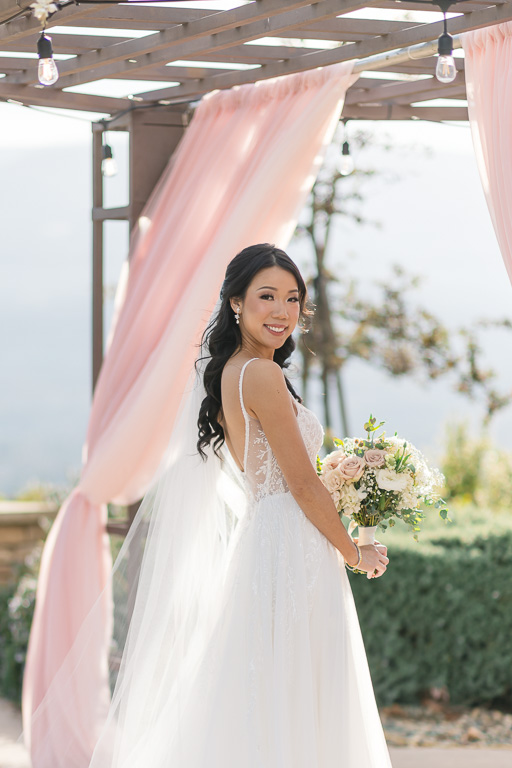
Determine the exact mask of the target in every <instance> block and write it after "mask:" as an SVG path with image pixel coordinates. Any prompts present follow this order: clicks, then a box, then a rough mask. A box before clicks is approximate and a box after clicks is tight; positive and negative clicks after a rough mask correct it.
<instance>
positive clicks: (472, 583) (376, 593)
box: [350, 532, 512, 709]
mask: <svg viewBox="0 0 512 768" xmlns="http://www.w3.org/2000/svg"><path fill="white" fill-rule="evenodd" d="M389 538H391V537H389ZM388 543H389V542H388ZM389 555H390V566H389V568H388V570H387V571H386V573H385V574H384V576H383V577H382V578H380V579H378V580H375V581H371V580H368V579H366V578H365V577H363V576H357V575H356V574H350V579H351V584H352V590H353V593H354V598H355V601H356V605H357V610H358V615H359V620H360V624H361V629H362V632H363V637H364V642H365V646H366V651H367V654H368V661H369V664H370V669H371V673H372V680H373V684H374V688H375V693H376V696H377V700H378V702H379V704H380V705H386V704H391V703H393V702H403V703H414V702H417V701H418V699H419V698H420V697H421V696H422V695H423V694H425V693H427V692H428V691H429V689H430V688H432V687H435V688H442V687H445V688H446V689H447V691H448V693H449V696H450V701H451V703H452V704H465V705H477V704H483V705H486V704H492V705H494V706H500V707H504V708H507V709H509V708H511V707H512V533H508V532H507V533H503V534H502V535H495V536H489V537H485V538H484V537H479V538H477V539H475V540H474V541H472V542H471V543H470V544H467V543H465V542H463V541H462V540H461V539H458V538H438V539H434V540H432V541H431V542H430V543H429V544H428V545H426V546H422V544H421V543H420V544H419V545H417V546H415V547H414V549H410V548H408V549H392V548H391V545H390V552H389Z"/></svg>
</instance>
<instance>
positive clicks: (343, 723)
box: [32, 244, 391, 768]
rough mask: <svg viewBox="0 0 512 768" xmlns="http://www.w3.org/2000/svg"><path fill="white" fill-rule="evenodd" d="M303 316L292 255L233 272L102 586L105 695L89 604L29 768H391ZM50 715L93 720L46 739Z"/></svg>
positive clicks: (254, 252)
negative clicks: (90, 665)
mask: <svg viewBox="0 0 512 768" xmlns="http://www.w3.org/2000/svg"><path fill="white" fill-rule="evenodd" d="M307 314H308V310H307V308H306V286H305V283H304V280H303V278H302V276H301V274H300V272H299V270H298V269H297V267H296V265H295V264H294V262H293V261H292V260H291V259H290V258H289V256H288V255H287V254H286V253H284V251H282V250H280V249H279V248H276V247H275V246H273V245H268V244H259V245H253V246H250V247H248V248H245V249H244V250H243V251H241V252H240V253H239V254H238V255H237V256H236V257H235V258H234V259H233V260H232V261H231V263H230V264H229V265H228V268H227V271H226V276H225V280H224V283H223V285H222V291H221V296H220V301H219V303H218V305H217V309H216V312H215V313H214V315H213V319H212V320H211V322H210V324H209V325H208V327H207V329H206V331H205V333H204V336H203V343H202V350H203V353H204V354H203V356H202V357H200V358H199V360H198V361H197V363H196V368H197V372H198V373H197V376H196V383H195V386H193V387H192V389H191V391H190V392H188V393H186V396H185V397H184V401H183V403H182V408H181V412H180V418H179V420H178V424H177V425H176V427H175V428H174V431H173V434H172V437H171V441H170V443H169V448H168V451H167V455H166V458H165V465H163V466H162V467H161V468H160V473H159V479H158V480H157V482H156V483H155V485H154V487H153V488H152V489H151V491H150V492H148V494H146V496H145V498H144V500H143V502H142V504H141V507H140V509H139V511H138V513H137V516H136V517H135V520H134V522H133V524H132V526H131V528H130V531H129V533H128V536H127V538H126V540H125V543H124V545H123V547H122V549H121V551H120V553H119V555H118V557H117V559H116V562H115V564H114V568H113V571H112V584H111V586H112V588H113V591H114V650H117V658H118V660H119V659H120V667H119V668H118V669H116V675H115V677H116V679H115V683H113V681H112V679H111V687H112V688H113V691H112V693H110V691H109V690H108V685H107V686H106V690H101V691H99V690H98V689H97V687H96V689H95V690H94V691H92V690H84V686H83V685H81V686H78V685H77V680H83V679H84V676H83V675H82V676H79V675H78V674H77V672H78V670H79V668H80V665H81V664H84V666H85V665H86V663H87V649H88V642H89V638H90V637H91V636H92V634H93V633H94V632H95V631H96V629H95V628H96V627H97V626H100V625H101V622H98V621H97V618H98V615H99V614H100V613H101V612H102V611H103V612H104V606H105V601H104V600H103V599H102V598H101V597H100V598H99V599H98V601H97V603H96V606H95V607H94V608H93V610H91V612H90V614H89V616H88V618H87V619H86V621H85V622H84V625H83V627H82V629H81V630H80V633H79V635H78V637H77V639H76V642H75V646H74V648H73V649H72V652H71V653H70V654H69V656H68V658H67V659H66V662H65V663H64V664H63V666H62V668H61V670H59V675H58V677H57V678H56V679H55V681H54V682H53V683H52V686H50V689H49V691H48V693H47V695H46V697H45V700H44V702H43V704H42V705H41V706H40V707H39V709H38V710H37V711H36V713H35V715H34V718H33V723H32V726H33V729H34V728H38V727H39V739H38V760H37V761H35V760H34V768H56V766H58V767H59V768H60V767H61V766H66V768H84V766H88V767H89V768H390V765H391V764H390V760H389V754H388V750H387V746H386V742H385V739H384V734H383V730H382V726H381V723H380V719H379V714H378V710H377V707H376V703H375V697H374V693H373V688H372V684H371V679H370V673H369V669H368V664H367V661H366V654H365V650H364V645H363V641H362V637H361V632H360V629H359V624H358V619H357V614H356V610H355V606H354V601H353V598H352V593H351V590H350V585H349V582H348V578H347V574H346V570H345V566H346V565H347V566H349V567H354V566H357V567H358V568H359V569H361V570H363V571H366V572H367V573H368V576H369V577H370V578H376V577H378V576H381V575H382V574H383V573H384V572H385V570H386V567H387V564H388V562H389V561H388V558H387V556H386V548H385V547H384V546H382V545H380V544H378V543H377V544H376V545H368V546H361V547H359V546H358V545H357V542H355V541H354V540H352V538H351V537H350V536H349V534H348V533H347V531H346V529H345V527H344V525H343V523H342V522H341V520H340V517H339V515H338V513H337V512H336V509H335V507H334V503H333V501H332V500H331V497H330V495H329V493H328V491H327V490H326V489H325V487H324V486H323V484H322V483H321V481H320V480H319V478H318V477H317V474H316V470H315V460H316V456H317V452H318V451H319V450H320V447H321V445H322V440H323V430H322V427H321V425H320V423H319V421H318V419H317V418H316V416H315V415H314V414H313V413H312V412H311V411H310V410H309V409H308V408H306V407H305V406H304V405H303V404H302V402H301V399H300V398H299V397H298V396H297V394H296V393H295V391H294V388H293V386H292V384H291V383H290V382H289V381H288V379H287V378H286V376H285V375H284V372H283V369H285V368H286V367H287V365H288V358H289V357H290V355H291V353H292V351H293V349H294V347H295V343H294V341H293V339H292V334H293V332H294V330H295V328H296V327H297V325H301V324H302V322H303V321H304V319H305V316H306V315H307ZM123 590H124V593H123ZM123 594H124V597H123ZM85 687H86V686H85ZM55 697H59V698H60V699H61V700H62V701H63V702H65V701H70V697H73V700H80V701H82V700H83V703H84V706H83V711H84V712H85V713H87V714H86V716H84V718H82V719H81V721H80V722H76V721H73V720H72V719H71V718H70V722H69V723H66V728H63V727H62V726H61V725H60V724H54V723H52V721H51V718H47V717H45V714H46V713H45V708H46V707H47V706H49V705H50V706H51V703H52V700H54V698H55ZM47 711H48V712H49V711H50V709H49V710H47ZM38 724H39V725H38ZM79 742H80V744H81V745H83V748H80V749H78V748H77V746H76V745H77V744H78V743H79ZM91 755H92V757H91Z"/></svg>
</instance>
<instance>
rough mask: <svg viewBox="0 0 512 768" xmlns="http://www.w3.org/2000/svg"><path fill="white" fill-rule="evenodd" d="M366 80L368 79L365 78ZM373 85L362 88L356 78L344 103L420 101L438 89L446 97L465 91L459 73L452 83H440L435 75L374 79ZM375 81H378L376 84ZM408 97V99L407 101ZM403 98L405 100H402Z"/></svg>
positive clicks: (450, 97) (464, 84)
mask: <svg viewBox="0 0 512 768" xmlns="http://www.w3.org/2000/svg"><path fill="white" fill-rule="evenodd" d="M365 82H368V80H365ZM373 82H374V86H373V87H371V88H366V89H363V88H362V87H361V83H360V81H359V80H358V81H357V82H356V83H355V84H354V86H353V87H352V88H350V89H349V90H348V91H347V96H346V98H345V103H346V104H347V103H350V104H373V103H377V102H381V103H386V102H389V101H392V102H393V103H406V104H408V103H410V99H411V98H412V99H413V100H414V101H420V100H421V99H422V98H429V96H425V94H428V93H429V92H430V91H440V92H441V94H442V96H443V97H444V98H447V99H452V98H453V96H452V92H462V93H464V94H465V93H466V83H465V80H464V77H462V76H461V75H460V74H459V75H458V77H457V78H456V79H455V81H454V82H453V83H447V84H446V85H442V84H440V83H439V81H438V80H437V79H436V78H435V77H431V78H429V79H428V80H408V81H406V82H396V81H395V82H392V83H391V82H389V81H387V82H382V83H379V81H378V80H374V81H373ZM377 83H379V84H378V85H377ZM407 99H409V101H407ZM404 100H405V101H404Z"/></svg>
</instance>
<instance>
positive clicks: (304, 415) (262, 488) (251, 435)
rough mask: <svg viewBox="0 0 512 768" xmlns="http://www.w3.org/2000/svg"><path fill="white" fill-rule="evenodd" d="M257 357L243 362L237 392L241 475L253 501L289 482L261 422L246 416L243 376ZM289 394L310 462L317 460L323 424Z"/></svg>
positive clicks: (285, 488) (286, 487) (283, 491)
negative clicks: (242, 429) (241, 427)
mask: <svg viewBox="0 0 512 768" xmlns="http://www.w3.org/2000/svg"><path fill="white" fill-rule="evenodd" d="M258 359H259V358H257V357H253V358H252V359H251V360H248V361H247V362H246V363H244V365H243V367H242V370H241V371H240V381H239V393H240V405H241V407H242V413H243V415H244V419H245V446H244V477H245V481H246V485H247V490H248V492H249V494H250V495H251V497H252V499H253V500H254V501H259V500H260V499H262V498H263V497H264V496H271V495H274V494H276V493H286V492H287V491H288V485H287V483H286V480H285V478H284V475H283V473H282V472H281V469H280V467H279V464H278V463H277V459H276V457H275V456H274V454H273V452H272V449H271V447H270V445H269V442H268V440H267V438H266V435H265V433H264V431H263V429H262V427H261V424H260V422H259V421H258V420H257V419H254V418H253V417H252V416H249V414H248V413H247V410H246V408H245V405H244V398H243V378H244V373H245V369H246V368H247V366H248V365H249V363H251V362H252V361H253V360H258ZM290 397H292V399H293V400H294V402H295V404H296V406H297V411H298V413H297V420H298V424H299V429H300V432H301V435H302V439H303V440H304V444H305V446H306V450H307V452H308V455H309V458H310V459H311V462H312V464H314V463H315V461H316V456H317V453H318V451H319V450H320V447H321V445H322V441H323V434H324V431H323V428H322V425H321V424H320V422H319V421H318V419H317V417H316V416H315V414H314V413H313V412H312V411H310V410H309V409H308V408H306V407H305V406H304V405H302V404H301V403H299V402H297V401H296V400H295V399H294V398H293V396H292V394H291V393H290Z"/></svg>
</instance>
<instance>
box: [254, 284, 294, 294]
mask: <svg viewBox="0 0 512 768" xmlns="http://www.w3.org/2000/svg"><path fill="white" fill-rule="evenodd" d="M263 288H267V290H270V291H277V288H274V287H273V286H272V285H261V286H260V287H259V288H256V290H257V291H261V290H263ZM298 292H299V289H298V288H291V289H290V290H289V291H288V293H298Z"/></svg>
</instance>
